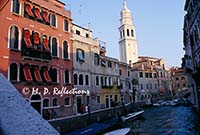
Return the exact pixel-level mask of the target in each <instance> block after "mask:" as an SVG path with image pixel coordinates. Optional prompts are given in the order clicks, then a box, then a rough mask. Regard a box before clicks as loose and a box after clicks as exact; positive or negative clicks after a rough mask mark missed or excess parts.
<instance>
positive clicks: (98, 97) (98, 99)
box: [97, 96, 101, 104]
mask: <svg viewBox="0 0 200 135" xmlns="http://www.w3.org/2000/svg"><path fill="white" fill-rule="evenodd" d="M100 103H101V100H100V96H97V104H100Z"/></svg>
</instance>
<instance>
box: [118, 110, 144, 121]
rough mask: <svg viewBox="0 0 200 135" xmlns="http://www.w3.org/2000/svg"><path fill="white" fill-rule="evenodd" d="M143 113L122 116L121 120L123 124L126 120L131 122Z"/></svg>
mask: <svg viewBox="0 0 200 135" xmlns="http://www.w3.org/2000/svg"><path fill="white" fill-rule="evenodd" d="M143 113H144V111H143V110H141V111H138V112H134V113H129V114H127V115H126V116H122V117H121V119H122V121H123V122H125V121H127V120H131V119H132V120H133V119H135V118H137V117H138V116H140V115H142V114H143Z"/></svg>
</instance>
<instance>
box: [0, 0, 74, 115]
mask: <svg viewBox="0 0 200 135" xmlns="http://www.w3.org/2000/svg"><path fill="white" fill-rule="evenodd" d="M64 7H65V4H64V3H62V2H60V1H59V0H56V1H55V0H48V1H45V0H34V1H30V0H1V2H0V14H1V15H0V20H1V21H0V29H1V36H0V42H1V49H0V72H2V73H3V74H4V75H5V76H6V77H7V78H8V80H10V81H11V82H12V84H13V85H14V86H15V87H16V88H17V90H18V91H19V92H20V93H21V95H22V96H23V97H24V98H25V99H26V100H27V101H28V102H30V104H31V105H32V106H33V107H34V108H35V109H36V110H37V111H38V112H39V113H40V114H43V113H44V112H45V110H48V111H49V113H51V111H52V110H54V111H55V112H56V117H63V116H68V115H71V114H73V112H72V111H71V110H72V103H73V102H72V98H73V97H72V96H71V95H64V96H60V95H59V94H56V93H57V92H54V88H58V89H62V88H63V87H65V88H66V89H68V90H70V89H72V82H71V78H72V76H71V75H72V47H71V39H70V38H71V21H72V19H71V12H70V11H69V10H66V9H65V8H64ZM44 87H46V88H47V89H48V90H49V91H48V93H46V94H45V93H44ZM37 88H38V90H37ZM33 90H35V93H33V92H34V91H33Z"/></svg>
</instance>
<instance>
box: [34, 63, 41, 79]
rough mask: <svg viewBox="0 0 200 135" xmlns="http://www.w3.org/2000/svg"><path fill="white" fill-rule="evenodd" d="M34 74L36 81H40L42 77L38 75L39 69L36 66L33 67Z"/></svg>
mask: <svg viewBox="0 0 200 135" xmlns="http://www.w3.org/2000/svg"><path fill="white" fill-rule="evenodd" d="M34 75H35V79H36V80H37V81H38V82H42V77H41V75H40V71H39V68H38V67H35V69H34Z"/></svg>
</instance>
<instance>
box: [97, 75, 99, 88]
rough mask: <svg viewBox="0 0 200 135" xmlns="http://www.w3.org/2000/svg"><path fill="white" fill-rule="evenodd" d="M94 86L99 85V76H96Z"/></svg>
mask: <svg viewBox="0 0 200 135" xmlns="http://www.w3.org/2000/svg"><path fill="white" fill-rule="evenodd" d="M96 86H99V76H96Z"/></svg>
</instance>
